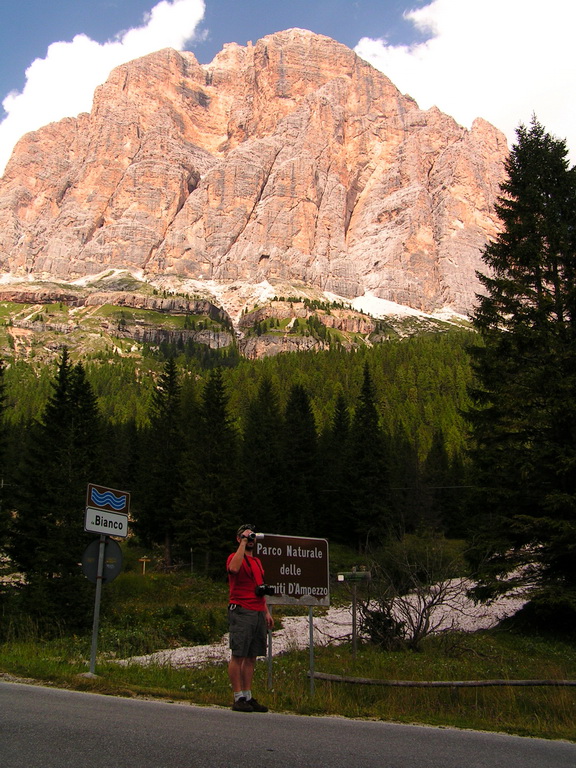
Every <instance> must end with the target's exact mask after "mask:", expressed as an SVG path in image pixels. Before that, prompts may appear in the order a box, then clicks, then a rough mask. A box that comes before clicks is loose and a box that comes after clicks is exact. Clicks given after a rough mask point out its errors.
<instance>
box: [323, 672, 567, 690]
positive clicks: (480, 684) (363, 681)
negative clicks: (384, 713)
mask: <svg viewBox="0 0 576 768" xmlns="http://www.w3.org/2000/svg"><path fill="white" fill-rule="evenodd" d="M308 677H313V678H314V679H316V680H328V681H330V682H332V683H353V684H356V685H384V686H389V687H393V688H489V687H493V686H546V685H548V686H576V680H374V679H372V678H370V677H346V676H343V675H329V674H326V673H325V672H313V673H312V672H309V673H308Z"/></svg>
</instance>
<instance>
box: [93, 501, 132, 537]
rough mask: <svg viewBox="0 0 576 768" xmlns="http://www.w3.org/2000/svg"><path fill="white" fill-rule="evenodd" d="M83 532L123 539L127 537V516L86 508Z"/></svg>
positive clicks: (105, 510)
mask: <svg viewBox="0 0 576 768" xmlns="http://www.w3.org/2000/svg"><path fill="white" fill-rule="evenodd" d="M84 530H85V531H88V533H103V534H105V535H107V536H119V537H120V538H121V539H125V538H126V536H128V515H124V514H122V513H121V512H110V511H109V510H107V509H96V508H95V507H86V515H85V517H84Z"/></svg>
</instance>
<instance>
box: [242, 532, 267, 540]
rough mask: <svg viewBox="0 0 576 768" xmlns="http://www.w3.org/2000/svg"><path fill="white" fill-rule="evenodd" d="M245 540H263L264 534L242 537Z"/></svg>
mask: <svg viewBox="0 0 576 768" xmlns="http://www.w3.org/2000/svg"><path fill="white" fill-rule="evenodd" d="M244 538H245V539H248V541H256V540H257V539H263V538H264V534H263V533H249V534H248V536H244Z"/></svg>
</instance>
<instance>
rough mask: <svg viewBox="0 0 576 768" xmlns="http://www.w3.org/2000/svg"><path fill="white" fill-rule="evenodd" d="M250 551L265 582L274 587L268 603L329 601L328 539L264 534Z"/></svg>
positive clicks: (299, 603) (318, 603)
mask: <svg viewBox="0 0 576 768" xmlns="http://www.w3.org/2000/svg"><path fill="white" fill-rule="evenodd" d="M254 554H255V555H256V557H258V558H259V559H260V560H261V562H262V566H263V567H264V578H265V581H266V584H269V585H270V586H271V587H274V588H275V589H276V594H275V595H270V596H268V597H267V598H266V600H267V602H268V603H269V604H270V605H326V606H328V605H330V576H329V560H328V541H327V540H326V539H309V538H303V537H301V536H281V535H279V534H268V533H266V534H264V536H263V538H258V539H257V541H256V546H255V547H254Z"/></svg>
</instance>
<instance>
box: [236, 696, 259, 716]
mask: <svg viewBox="0 0 576 768" xmlns="http://www.w3.org/2000/svg"><path fill="white" fill-rule="evenodd" d="M253 701H254V699H251V700H250V703H248V702H247V701H246V697H245V696H240V698H239V699H238V701H235V702H234V704H232V709H233V710H234V712H254V707H253V706H252V702H253Z"/></svg>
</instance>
